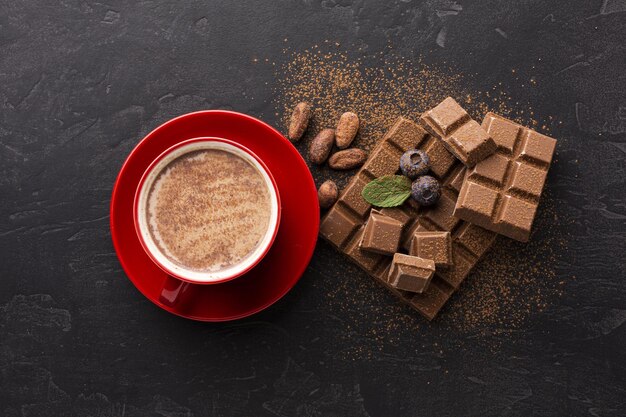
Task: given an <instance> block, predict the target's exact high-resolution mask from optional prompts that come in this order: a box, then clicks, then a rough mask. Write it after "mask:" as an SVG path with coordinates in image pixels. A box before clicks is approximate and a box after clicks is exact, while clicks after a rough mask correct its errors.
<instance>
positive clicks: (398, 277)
mask: <svg viewBox="0 0 626 417" xmlns="http://www.w3.org/2000/svg"><path fill="white" fill-rule="evenodd" d="M434 273H435V262H433V261H432V260H431V259H423V258H418V257H417V256H411V255H404V254H402V253H396V254H395V255H393V261H391V269H390V270H389V275H388V277H387V282H388V283H389V285H391V286H392V287H394V288H396V289H398V290H403V291H409V292H415V293H422V292H424V291H425V290H426V289H427V288H428V284H430V280H431V279H432V278H433V274H434Z"/></svg>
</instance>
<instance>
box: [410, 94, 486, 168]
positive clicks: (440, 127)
mask: <svg viewBox="0 0 626 417" xmlns="http://www.w3.org/2000/svg"><path fill="white" fill-rule="evenodd" d="M420 124H421V126H422V127H423V128H424V129H426V130H427V131H428V132H429V133H430V134H431V135H434V136H436V137H437V138H439V139H441V140H442V141H443V144H444V145H445V147H446V148H447V149H448V150H449V151H450V152H451V153H452V154H453V155H454V156H456V157H457V158H458V159H459V160H460V161H461V162H463V163H464V164H465V165H466V166H468V167H472V166H474V165H476V163H478V162H480V161H482V160H483V159H485V158H486V157H488V156H489V155H491V154H492V153H494V152H495V150H496V143H495V142H494V140H493V139H492V138H491V137H490V136H489V134H488V133H487V132H485V130H484V129H482V128H481V127H480V125H479V124H478V122H476V121H475V120H474V119H472V118H471V117H470V115H469V114H467V112H466V111H465V110H463V107H461V106H460V105H459V103H457V102H456V101H455V100H454V99H453V98H452V97H448V98H446V99H445V100H444V101H442V102H441V103H439V104H438V105H437V106H436V107H434V108H433V109H431V110H428V111H426V112H424V113H423V114H422V116H421V117H420Z"/></svg>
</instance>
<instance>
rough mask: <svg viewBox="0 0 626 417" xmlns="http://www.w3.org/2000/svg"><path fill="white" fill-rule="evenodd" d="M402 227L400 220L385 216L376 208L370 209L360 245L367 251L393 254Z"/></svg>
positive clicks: (396, 247)
mask: <svg viewBox="0 0 626 417" xmlns="http://www.w3.org/2000/svg"><path fill="white" fill-rule="evenodd" d="M403 227H404V224H402V222H401V221H399V220H396V219H394V218H393V217H389V216H385V215H384V214H382V213H381V212H380V211H378V210H372V211H371V212H370V218H369V220H368V221H367V224H366V225H365V230H364V232H363V238H362V239H361V243H360V247H361V249H362V250H366V251H369V252H374V253H380V254H382V255H393V254H394V253H396V252H397V251H398V244H399V243H400V235H401V234H402V228H403Z"/></svg>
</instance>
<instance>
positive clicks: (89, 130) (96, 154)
mask: <svg viewBox="0 0 626 417" xmlns="http://www.w3.org/2000/svg"><path fill="white" fill-rule="evenodd" d="M284 38H288V39H289V45H288V46H289V47H291V48H294V49H298V48H305V47H308V46H310V45H311V44H314V43H316V42H321V41H323V40H324V39H332V40H335V41H337V42H341V43H342V45H346V47H347V48H349V47H350V45H359V46H362V47H364V48H365V50H366V51H368V52H371V53H375V52H377V51H380V50H382V49H383V47H384V45H386V44H387V42H392V43H393V44H394V45H395V52H396V53H398V54H401V55H402V54H403V55H406V56H416V55H417V54H421V55H423V59H424V60H425V61H426V62H427V63H433V64H437V63H442V62H448V63H454V65H456V66H457V67H458V68H460V69H461V70H463V71H466V72H468V73H469V72H471V73H477V74H478V76H477V77H474V79H473V81H472V82H473V83H474V85H470V86H469V87H470V88H475V89H483V88H487V87H488V86H491V85H493V84H495V83H498V82H502V83H503V84H504V85H505V86H506V88H507V89H508V90H509V91H510V92H511V94H512V95H513V96H514V97H519V98H520V101H522V102H532V103H533V107H534V111H535V114H536V115H538V116H539V117H545V116H546V115H552V116H554V118H555V119H556V120H559V121H561V122H562V124H561V125H560V126H559V127H558V129H556V130H553V134H554V135H555V136H556V137H557V138H558V139H559V140H560V142H559V148H558V160H557V164H556V165H555V166H554V167H553V170H552V172H551V176H550V179H549V185H548V187H549V189H550V195H551V197H550V199H551V200H552V201H553V202H554V205H555V206H556V207H559V210H561V208H562V209H563V210H564V211H565V212H567V213H568V219H570V221H569V222H568V224H566V225H563V230H564V233H565V232H567V233H568V236H570V238H569V242H568V245H567V250H565V249H563V253H561V254H560V260H559V265H558V268H559V272H558V275H559V276H562V277H563V279H567V278H569V277H575V279H571V280H568V282H567V283H566V285H565V286H564V288H563V295H562V296H561V297H557V298H553V299H550V300H549V305H548V306H547V308H546V309H545V310H544V311H542V312H536V313H534V314H531V315H530V317H528V319H527V320H525V321H524V322H523V323H521V324H520V325H519V326H518V327H517V328H516V329H515V331H512V332H507V333H505V334H500V335H498V334H497V332H495V331H496V330H497V327H498V326H497V325H494V329H493V330H494V334H492V335H491V336H482V337H480V338H479V337H475V335H472V334H469V335H468V334H467V333H464V332H462V331H458V330H454V329H453V328H451V327H450V326H449V325H448V324H447V322H446V320H449V318H448V319H446V317H445V316H444V317H443V318H441V319H440V320H439V321H436V322H434V323H432V324H427V323H425V322H424V321H423V320H422V319H421V318H419V317H413V316H414V313H413V312H412V311H411V310H409V309H404V310H403V309H398V311H399V312H400V313H399V314H401V315H404V316H409V318H408V319H406V317H405V320H409V321H412V322H414V323H416V327H417V329H416V328H408V329H401V328H398V327H391V328H390V327H387V326H386V323H384V322H383V323H381V320H383V321H389V320H391V321H393V320H394V315H385V316H384V317H383V318H382V319H379V318H377V317H376V315H375V314H374V313H372V311H380V305H382V306H383V308H389V309H391V308H397V303H396V301H395V299H394V298H393V297H392V296H390V295H388V294H387V293H386V292H385V291H383V290H382V289H381V288H379V287H378V286H376V285H375V284H374V283H373V282H370V281H367V279H366V278H365V277H364V275H363V274H361V273H359V272H358V271H357V270H356V269H354V268H351V267H348V266H342V269H341V270H340V271H338V270H337V267H336V265H346V264H345V261H343V259H341V258H340V257H339V255H337V254H336V253H334V251H332V250H331V248H330V247H329V246H328V245H326V244H324V243H320V244H319V245H318V249H317V252H316V255H315V257H314V259H313V261H312V263H311V266H310V267H309V269H308V270H307V272H306V274H305V275H304V276H303V278H302V280H301V281H300V283H299V284H298V285H297V286H296V288H295V289H294V290H293V291H292V292H291V293H290V294H289V295H288V296H286V297H285V298H284V299H283V300H282V301H280V302H279V303H278V304H277V305H275V306H273V307H272V308H270V309H269V310H267V311H265V312H263V313H261V314H258V315H257V316H254V317H252V318H249V319H246V320H242V321H238V322H234V323H227V324H219V325H216V324H203V323H196V322H191V321H187V320H183V319H180V318H177V317H174V316H172V315H169V314H167V313H165V312H163V311H161V310H159V309H158V308H156V307H155V306H153V305H152V304H151V303H150V302H149V301H147V300H146V299H144V298H143V297H142V296H141V295H140V294H139V292H138V291H136V290H135V288H134V287H133V286H132V285H131V283H130V282H129V281H128V280H127V279H126V277H125V276H124V273H123V271H122V270H121V267H120V265H119V264H118V261H117V259H116V256H115V253H114V251H113V248H112V245H111V241H110V234H109V229H108V207H109V199H110V195H111V190H112V185H113V182H114V180H115V176H116V174H117V171H118V170H119V168H120V166H121V164H122V162H123V161H124V159H125V158H126V156H127V155H128V153H129V152H130V150H131V149H132V148H133V146H134V145H135V144H136V143H137V142H138V140H139V139H140V138H141V137H142V136H143V135H145V134H146V133H147V132H149V131H150V130H151V129H153V128H154V127H156V126H157V125H159V124H160V123H162V122H164V121H166V120H167V119H169V118H171V117H173V116H176V115H180V114H182V113H186V112H189V111H194V110H198V109H206V108H226V109H235V110H238V111H241V112H245V113H249V114H252V115H255V116H257V117H260V118H261V119H263V120H266V121H267V122H269V123H272V124H277V123H278V122H279V119H278V117H277V115H276V114H275V109H274V108H273V106H272V104H271V101H272V99H273V98H274V95H275V92H274V90H273V89H272V85H273V84H274V82H275V78H274V77H275V75H274V72H273V70H272V68H271V66H260V65H257V66H254V65H252V64H251V61H252V58H253V57H257V56H258V57H269V58H270V59H271V60H276V61H280V60H281V59H283V60H284V56H282V55H281V50H282V48H284V47H285V44H284V41H283V39H284ZM625 44H626V1H624V0H578V1H561V0H551V1H545V0H542V1H539V0H522V1H510V2H498V1H493V0H488V1H480V2H472V1H457V2H453V1H445V0H429V1H411V0H405V1H393V2H392V1H378V2H371V1H350V0H338V1H332V0H324V1H321V2H320V1H301V2H292V1H261V0H258V1H246V2H243V1H221V2H211V1H186V2H176V1H169V2H167V1H156V0H155V1H142V2H128V1H118V0H112V1H108V2H104V3H99V2H88V1H79V0H64V1H59V2H49V1H43V0H39V1H25V0H3V1H2V2H0V106H1V109H2V112H1V113H0V161H1V163H0V202H1V204H0V253H1V256H2V262H1V264H0V415H1V416H7V417H13V416H61V415H67V416H70V415H71V416H114V417H121V416H167V417H174V416H176V417H178V416H271V415H277V416H367V415H369V416H435V415H438V416H461V415H484V416H503V415H508V416H528V415H535V416H554V415H566V416H573V415H581V416H582V415H590V416H623V415H626V405H625V404H624V402H625V399H626V392H625V390H626V383H625V375H626V369H625V364H626V355H625V353H624V346H625V344H626V326H625V325H624V322H625V321H626V294H625V291H624V290H625V282H626V281H625V279H626V261H625V258H626V257H625V256H624V254H625V253H626V187H625V180H626V164H625V162H624V161H625V160H626V158H625V156H626V96H625V91H626V68H625V65H624V64H625V63H626V49H625ZM513 68H514V69H516V72H515V73H513V72H512V69H513ZM531 76H533V77H536V79H537V80H539V83H540V87H541V88H536V89H532V90H531V89H525V88H523V87H521V83H520V81H519V80H520V79H528V78H530V77H531ZM266 83H267V84H266ZM535 238H536V239H542V235H541V233H538V234H537V236H535ZM497 250H498V249H496V251H497ZM537 256H538V257H541V256H542V255H541V253H539V254H537ZM345 271H348V272H349V274H346V273H344V272H345ZM537 278H538V279H541V276H538V277H537ZM339 279H341V285H342V288H343V289H342V291H343V292H345V293H348V292H350V291H351V290H352V289H355V290H356V288H357V285H359V286H361V288H362V287H363V286H365V292H366V293H368V294H371V295H372V297H371V298H369V299H370V300H374V301H373V302H374V303H376V304H378V306H379V308H378V310H372V309H371V308H370V306H372V308H373V304H368V303H365V302H362V303H358V302H355V301H354V297H347V298H346V299H345V301H341V298H340V299H339V300H337V297H341V294H342V292H341V291H339V292H337V293H336V294H335V298H334V299H332V300H331V299H330V298H329V297H328V296H327V294H329V293H330V292H332V289H333V288H334V287H336V286H338V285H339V283H338V280H339ZM470 281H471V278H470ZM469 285H470V287H471V286H472V285H473V286H474V287H475V288H474V289H475V290H476V287H478V284H469ZM338 305H341V308H339V307H338ZM457 305H458V303H457ZM448 313H449V311H448ZM445 314H446V313H445V312H444V315H445ZM504 319H506V318H504ZM389 329H391V330H389Z"/></svg>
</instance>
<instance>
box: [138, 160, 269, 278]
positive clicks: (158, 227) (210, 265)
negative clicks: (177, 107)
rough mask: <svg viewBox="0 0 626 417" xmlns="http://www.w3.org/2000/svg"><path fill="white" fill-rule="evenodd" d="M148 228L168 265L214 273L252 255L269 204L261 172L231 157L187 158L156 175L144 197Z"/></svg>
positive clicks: (265, 224) (261, 233)
mask: <svg viewBox="0 0 626 417" xmlns="http://www.w3.org/2000/svg"><path fill="white" fill-rule="evenodd" d="M147 209H148V221H149V229H150V233H151V235H152V238H153V240H154V242H155V243H156V244H157V246H158V247H159V249H160V250H161V251H162V253H163V254H164V255H165V256H167V257H168V259H170V260H171V261H172V262H174V263H175V264H177V265H180V266H181V267H184V268H186V269H192V270H196V271H216V270H219V269H223V268H226V267H229V266H232V265H234V264H237V263H239V262H240V261H242V260H243V259H245V258H246V257H247V256H248V255H250V254H251V253H252V252H253V251H254V250H255V249H256V247H257V246H258V244H259V242H260V241H261V239H262V238H263V236H264V235H265V233H266V231H267V227H268V224H269V217H270V210H271V201H270V195H269V191H268V189H267V185H266V184H265V181H264V179H263V177H262V176H261V173H259V172H258V171H257V169H256V168H255V167H253V166H252V165H251V164H250V163H248V162H247V161H245V160H244V159H242V158H240V157H239V156H236V155H234V154H232V153H230V152H226V151H222V150H202V151H195V152H190V153H188V154H185V155H183V156H181V157H179V158H177V159H175V160H174V161H172V162H171V163H169V164H168V165H167V167H166V168H165V169H164V170H163V172H161V173H160V174H159V176H158V177H157V179H156V180H155V182H154V185H153V186H152V189H151V190H150V194H149V196H148V207H147Z"/></svg>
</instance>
